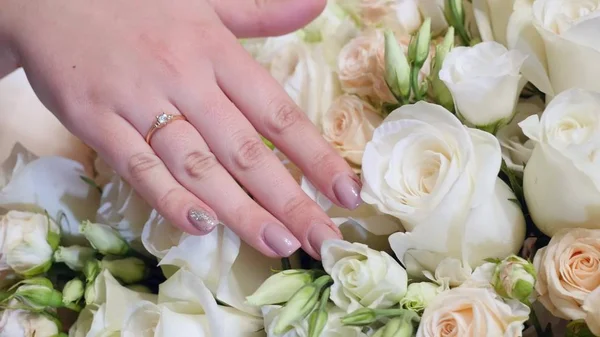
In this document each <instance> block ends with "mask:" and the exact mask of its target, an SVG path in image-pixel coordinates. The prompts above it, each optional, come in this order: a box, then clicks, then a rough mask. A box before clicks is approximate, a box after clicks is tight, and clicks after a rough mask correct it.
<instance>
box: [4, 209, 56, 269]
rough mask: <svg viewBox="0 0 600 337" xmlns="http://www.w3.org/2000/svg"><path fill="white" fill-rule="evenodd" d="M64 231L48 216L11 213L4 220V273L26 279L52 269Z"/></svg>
mask: <svg viewBox="0 0 600 337" xmlns="http://www.w3.org/2000/svg"><path fill="white" fill-rule="evenodd" d="M59 240H60V228H59V227H58V225H57V224H56V222H54V221H53V220H52V219H50V218H49V217H47V216H46V215H44V214H38V213H29V212H19V211H10V212H8V213H6V214H5V215H1V216H0V271H2V270H7V269H12V270H14V271H15V272H16V273H18V274H21V275H26V276H33V275H37V274H41V273H43V272H45V271H47V270H48V268H50V266H51V265H52V255H53V254H54V250H55V249H56V248H57V246H58V242H59Z"/></svg>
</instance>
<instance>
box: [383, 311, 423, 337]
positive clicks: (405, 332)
mask: <svg viewBox="0 0 600 337" xmlns="http://www.w3.org/2000/svg"><path fill="white" fill-rule="evenodd" d="M414 329H415V328H414V327H413V325H412V322H411V318H410V317H406V316H403V317H395V318H392V319H391V320H390V321H389V322H388V323H387V324H386V325H385V326H384V327H383V328H381V329H379V331H381V337H412V335H413V331H414ZM379 331H378V332H379Z"/></svg>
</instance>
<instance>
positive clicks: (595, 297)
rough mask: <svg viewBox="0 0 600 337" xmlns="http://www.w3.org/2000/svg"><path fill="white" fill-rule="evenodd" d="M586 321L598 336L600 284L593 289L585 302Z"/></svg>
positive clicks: (599, 334) (599, 324)
mask: <svg viewBox="0 0 600 337" xmlns="http://www.w3.org/2000/svg"><path fill="white" fill-rule="evenodd" d="M583 310H584V311H585V312H586V316H585V322H586V323H587V325H588V327H589V328H590V330H591V331H592V333H593V334H595V335H596V336H600V286H599V287H598V288H596V290H594V291H592V292H591V293H590V294H589V295H588V296H587V298H586V299H585V301H584V302H583Z"/></svg>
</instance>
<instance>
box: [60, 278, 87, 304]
mask: <svg viewBox="0 0 600 337" xmlns="http://www.w3.org/2000/svg"><path fill="white" fill-rule="evenodd" d="M83 291H84V284H83V281H81V280H80V279H78V278H74V279H72V280H71V281H69V282H67V284H65V287H64V288H63V303H64V304H65V305H67V304H71V303H75V302H77V301H79V299H80V298H81V297H82V296H83Z"/></svg>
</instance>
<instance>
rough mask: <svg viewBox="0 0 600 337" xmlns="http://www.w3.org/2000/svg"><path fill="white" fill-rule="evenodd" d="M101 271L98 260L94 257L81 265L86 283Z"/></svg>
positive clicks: (91, 280)
mask: <svg viewBox="0 0 600 337" xmlns="http://www.w3.org/2000/svg"><path fill="white" fill-rule="evenodd" d="M101 271H102V268H101V266H100V261H98V260H96V259H92V260H88V261H87V262H86V263H85V266H83V275H85V280H86V281H87V283H91V282H93V281H94V280H95V279H96V276H98V274H100V272H101Z"/></svg>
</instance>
